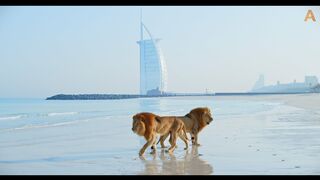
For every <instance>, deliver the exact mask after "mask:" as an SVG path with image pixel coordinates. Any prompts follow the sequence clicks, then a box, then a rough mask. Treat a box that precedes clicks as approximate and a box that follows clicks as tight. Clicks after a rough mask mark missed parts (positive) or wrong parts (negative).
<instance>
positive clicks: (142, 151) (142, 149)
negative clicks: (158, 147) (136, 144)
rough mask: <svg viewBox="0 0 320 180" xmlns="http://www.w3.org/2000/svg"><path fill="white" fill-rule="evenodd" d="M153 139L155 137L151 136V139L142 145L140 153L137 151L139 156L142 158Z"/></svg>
mask: <svg viewBox="0 0 320 180" xmlns="http://www.w3.org/2000/svg"><path fill="white" fill-rule="evenodd" d="M154 138H155V136H154V135H153V136H152V137H151V139H150V140H148V141H147V142H146V144H144V145H143V146H142V148H141V149H140V151H139V156H142V155H143V154H144V152H145V151H146V149H147V148H148V146H150V145H152V144H153V142H154Z"/></svg>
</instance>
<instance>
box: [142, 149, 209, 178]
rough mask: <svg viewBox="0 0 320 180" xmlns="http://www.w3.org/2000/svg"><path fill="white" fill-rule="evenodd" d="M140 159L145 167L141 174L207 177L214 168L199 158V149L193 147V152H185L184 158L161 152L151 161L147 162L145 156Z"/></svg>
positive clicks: (153, 156) (154, 155)
mask: <svg viewBox="0 0 320 180" xmlns="http://www.w3.org/2000/svg"><path fill="white" fill-rule="evenodd" d="M157 156H158V158H159V159H160V161H159V160H158V158H157ZM140 159H141V161H142V162H143V163H144V165H145V168H144V170H143V172H140V174H191V175H192V174H194V175H201V174H203V175H205V174H212V173H213V167H212V166H211V165H210V164H208V163H207V162H206V161H204V160H202V159H200V158H199V153H198V147H192V149H191V152H189V150H187V151H185V155H184V156H183V157H182V158H176V156H175V155H174V154H168V153H165V152H164V150H161V152H160V153H155V154H153V155H152V159H151V160H146V159H145V157H143V156H141V157H140Z"/></svg>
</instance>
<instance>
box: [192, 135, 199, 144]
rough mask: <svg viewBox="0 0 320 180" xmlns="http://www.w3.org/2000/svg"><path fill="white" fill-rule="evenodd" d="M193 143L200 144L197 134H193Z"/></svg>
mask: <svg viewBox="0 0 320 180" xmlns="http://www.w3.org/2000/svg"><path fill="white" fill-rule="evenodd" d="M193 145H195V146H200V144H199V143H198V134H195V135H194V141H193Z"/></svg>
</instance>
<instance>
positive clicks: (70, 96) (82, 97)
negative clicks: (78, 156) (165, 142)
mask: <svg viewBox="0 0 320 180" xmlns="http://www.w3.org/2000/svg"><path fill="white" fill-rule="evenodd" d="M288 94H311V93H301V92H291V93H287V92H286V93H281V92H280V93H253V92H236V93H228V92H226V93H222V92H221V93H220V92H219V93H170V94H169V93H168V94H159V95H139V94H58V95H54V96H51V97H47V98H46V100H107V99H132V98H152V97H179V96H180V97H181V96H259V95H288Z"/></svg>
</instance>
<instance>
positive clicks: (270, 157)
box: [0, 94, 320, 175]
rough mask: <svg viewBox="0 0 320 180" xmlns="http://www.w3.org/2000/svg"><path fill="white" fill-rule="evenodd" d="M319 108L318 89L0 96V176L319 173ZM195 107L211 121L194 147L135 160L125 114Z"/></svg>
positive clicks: (135, 142) (136, 144) (134, 139)
mask: <svg viewBox="0 0 320 180" xmlns="http://www.w3.org/2000/svg"><path fill="white" fill-rule="evenodd" d="M319 105H320V94H298V95H256V96H216V97H168V98H142V99H130V100H110V101H109V100H107V101H45V100H7V101H0V109H2V110H1V111H0V174H79V175H81V174H85V175H86V174H93V175H100V174H101V175H103V174H115V175H153V174H156V175H157V174H183V175H207V174H208V175H230V174H231V175H232V174H250V175H251V174H252V175H261V174H262V175H278V174H290V175H305V174H312V175H314V174H316V175H319V174H320V106H319ZM200 106H207V107H209V108H210V109H211V110H212V113H213V118H214V120H213V122H212V123H211V124H210V125H209V126H207V127H206V128H205V129H204V130H203V131H202V132H201V133H200V135H199V143H200V144H201V146H200V147H192V146H190V148H189V150H187V151H185V150H183V148H184V144H183V142H182V141H181V140H178V142H177V143H178V148H177V149H176V150H175V151H174V153H173V154H171V155H170V154H168V153H165V152H164V151H163V150H162V149H161V148H160V145H159V146H158V148H157V153H156V154H153V155H152V154H150V152H151V150H150V148H149V149H147V151H146V152H145V154H144V156H143V157H139V155H138V152H139V149H140V148H141V146H142V145H143V143H144V140H143V138H141V137H138V136H137V135H136V134H134V133H133V132H132V131H131V125H132V118H131V117H132V115H133V114H135V113H137V112H142V111H150V112H154V113H156V114H159V115H185V114H186V113H187V112H188V111H190V110H191V109H192V108H195V107H200ZM165 143H166V144H167V145H169V143H168V142H167V141H166V142H165Z"/></svg>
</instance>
